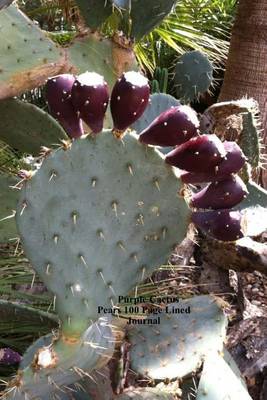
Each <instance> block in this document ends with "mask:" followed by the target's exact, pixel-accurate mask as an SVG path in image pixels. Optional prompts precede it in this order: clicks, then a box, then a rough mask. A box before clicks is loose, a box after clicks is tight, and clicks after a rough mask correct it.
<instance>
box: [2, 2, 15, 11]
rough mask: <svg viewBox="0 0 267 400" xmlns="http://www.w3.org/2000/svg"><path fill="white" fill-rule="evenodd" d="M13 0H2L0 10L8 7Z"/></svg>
mask: <svg viewBox="0 0 267 400" xmlns="http://www.w3.org/2000/svg"><path fill="white" fill-rule="evenodd" d="M12 2H13V0H0V10H2V9H3V8H5V7H8V6H9V5H10V4H11V3H12Z"/></svg>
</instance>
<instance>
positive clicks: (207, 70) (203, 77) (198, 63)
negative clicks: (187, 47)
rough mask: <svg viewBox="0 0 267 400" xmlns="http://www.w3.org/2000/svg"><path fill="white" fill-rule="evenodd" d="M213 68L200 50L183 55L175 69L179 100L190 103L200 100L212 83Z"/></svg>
mask: <svg viewBox="0 0 267 400" xmlns="http://www.w3.org/2000/svg"><path fill="white" fill-rule="evenodd" d="M212 73H213V67H212V64H211V63H210V61H209V59H208V58H207V56H205V55H204V54H202V53H201V52H200V51H198V50H194V51H190V52H187V53H185V54H183V55H182V57H181V58H180V59H179V61H178V63H177V65H176V68H175V77H174V80H175V86H176V93H177V97H178V98H179V99H182V100H183V101H185V102H190V101H193V100H196V99H198V97H199V95H200V94H201V93H204V92H206V91H207V90H208V89H209V87H210V85H211V83H212Z"/></svg>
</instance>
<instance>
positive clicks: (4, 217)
mask: <svg viewBox="0 0 267 400" xmlns="http://www.w3.org/2000/svg"><path fill="white" fill-rule="evenodd" d="M17 183H18V180H17V179H16V178H14V177H11V176H8V175H0V187H1V191H0V243H4V242H6V241H8V240H9V239H12V238H14V237H16V236H17V228H16V223H15V219H14V218H12V215H13V216H14V210H16V205H17V201H18V198H19V191H18V190H14V189H11V188H10V186H14V185H16V184H17Z"/></svg>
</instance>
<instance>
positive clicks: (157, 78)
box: [151, 67, 169, 93]
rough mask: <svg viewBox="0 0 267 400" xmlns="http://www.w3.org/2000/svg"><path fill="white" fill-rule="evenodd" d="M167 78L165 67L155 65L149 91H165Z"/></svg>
mask: <svg viewBox="0 0 267 400" xmlns="http://www.w3.org/2000/svg"><path fill="white" fill-rule="evenodd" d="M168 78H169V76H168V70H167V68H160V67H157V68H156V69H155V72H154V76H153V79H152V82H151V93H166V92H167V86H168Z"/></svg>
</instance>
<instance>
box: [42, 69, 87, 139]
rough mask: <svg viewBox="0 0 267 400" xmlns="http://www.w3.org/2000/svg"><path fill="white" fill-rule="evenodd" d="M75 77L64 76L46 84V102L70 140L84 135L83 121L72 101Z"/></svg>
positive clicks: (54, 78)
mask: <svg viewBox="0 0 267 400" xmlns="http://www.w3.org/2000/svg"><path fill="white" fill-rule="evenodd" d="M74 81H75V77H74V76H73V75H71V74H62V75H57V76H54V77H53V78H49V79H48V81H47V84H46V100H47V103H48V106H49V110H50V112H51V114H52V116H53V117H54V118H56V119H57V120H58V121H59V123H60V124H61V125H62V126H63V128H64V129H65V131H66V132H67V134H68V136H69V137H70V138H78V137H80V136H82V135H83V126H82V120H81V119H80V118H79V117H78V115H77V113H76V111H75V110H74V107H73V104H72V101H71V89H72V86H73V84H74Z"/></svg>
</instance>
